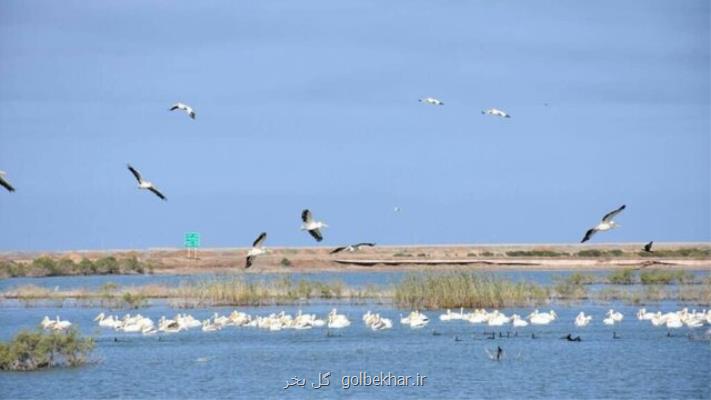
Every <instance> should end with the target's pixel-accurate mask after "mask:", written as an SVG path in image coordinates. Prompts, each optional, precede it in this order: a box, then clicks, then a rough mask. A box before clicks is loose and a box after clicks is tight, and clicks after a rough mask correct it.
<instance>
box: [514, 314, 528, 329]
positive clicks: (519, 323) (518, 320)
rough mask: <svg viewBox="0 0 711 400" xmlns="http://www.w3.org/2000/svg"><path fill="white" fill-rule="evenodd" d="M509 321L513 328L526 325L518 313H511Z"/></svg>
mask: <svg viewBox="0 0 711 400" xmlns="http://www.w3.org/2000/svg"><path fill="white" fill-rule="evenodd" d="M511 321H512V324H513V326H514V328H523V327H524V326H528V322H526V320H525V319H523V318H521V316H520V315H518V314H514V315H512V316H511Z"/></svg>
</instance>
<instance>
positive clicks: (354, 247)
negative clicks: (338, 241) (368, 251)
mask: <svg viewBox="0 0 711 400" xmlns="http://www.w3.org/2000/svg"><path fill="white" fill-rule="evenodd" d="M373 246H375V243H356V244H349V245H348V246H342V247H336V248H335V249H333V250H331V254H336V253H340V252H342V251H344V250H346V251H350V252H351V253H353V252H356V251H358V250H360V248H361V247H373Z"/></svg>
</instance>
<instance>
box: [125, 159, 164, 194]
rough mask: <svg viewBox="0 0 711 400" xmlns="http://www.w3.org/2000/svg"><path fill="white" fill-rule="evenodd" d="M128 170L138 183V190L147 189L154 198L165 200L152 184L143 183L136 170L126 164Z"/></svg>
mask: <svg viewBox="0 0 711 400" xmlns="http://www.w3.org/2000/svg"><path fill="white" fill-rule="evenodd" d="M128 170H129V171H131V173H132V174H133V176H135V177H136V180H137V181H138V188H139V189H148V190H150V191H151V192H153V193H154V194H155V195H156V196H158V197H160V198H161V199H162V200H167V199H166V198H165V196H163V193H161V192H159V191H158V189H157V188H156V187H155V186H153V184H152V183H150V182H148V181H144V180H143V178H142V177H141V173H140V172H138V170H137V169H135V168H133V167H132V166H131V164H128Z"/></svg>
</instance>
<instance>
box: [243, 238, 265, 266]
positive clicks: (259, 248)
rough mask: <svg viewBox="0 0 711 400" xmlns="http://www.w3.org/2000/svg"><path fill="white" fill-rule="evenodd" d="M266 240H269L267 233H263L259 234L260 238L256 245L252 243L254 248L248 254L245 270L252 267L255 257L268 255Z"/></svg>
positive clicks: (255, 242)
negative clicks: (265, 245) (265, 246)
mask: <svg viewBox="0 0 711 400" xmlns="http://www.w3.org/2000/svg"><path fill="white" fill-rule="evenodd" d="M265 240H267V233H266V232H262V233H260V234H259V236H257V239H256V240H255V241H254V243H252V248H251V249H250V250H249V252H248V253H247V262H246V263H245V265H244V268H245V269H247V268H249V267H251V266H252V263H253V262H254V258H255V257H257V256H259V255H262V254H266V253H267V252H268V250H267V249H265V248H264V241H265Z"/></svg>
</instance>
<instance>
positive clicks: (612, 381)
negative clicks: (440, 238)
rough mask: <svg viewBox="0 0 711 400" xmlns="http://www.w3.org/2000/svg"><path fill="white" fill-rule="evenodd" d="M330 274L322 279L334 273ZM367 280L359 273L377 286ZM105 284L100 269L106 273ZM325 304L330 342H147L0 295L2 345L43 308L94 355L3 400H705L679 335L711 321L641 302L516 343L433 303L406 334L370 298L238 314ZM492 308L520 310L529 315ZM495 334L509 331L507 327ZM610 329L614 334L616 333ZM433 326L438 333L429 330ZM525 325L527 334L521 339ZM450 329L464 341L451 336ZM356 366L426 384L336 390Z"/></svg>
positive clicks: (163, 309)
mask: <svg viewBox="0 0 711 400" xmlns="http://www.w3.org/2000/svg"><path fill="white" fill-rule="evenodd" d="M539 274H541V273H539ZM542 274H545V273H542ZM326 275H327V276H331V278H332V275H333V274H326ZM377 276H380V275H377ZM377 276H372V275H365V277H364V276H361V277H360V278H363V279H368V280H376V282H374V283H380V282H378V279H377ZM337 277H338V278H340V279H341V280H343V281H345V282H347V283H348V280H349V279H350V275H348V274H344V275H337ZM100 278H101V277H100ZM115 278H116V277H103V279H105V280H112V281H115ZM157 278H159V279H161V278H163V277H157ZM183 278H185V277H183ZM321 278H324V277H321ZM383 278H384V279H390V278H392V277H390V278H388V277H387V276H383ZM549 278H550V277H548V278H541V279H549ZM53 279H58V281H59V282H62V279H64V280H69V281H70V282H72V283H71V284H79V285H82V286H85V287H86V286H88V284H87V283H86V282H82V280H90V281H91V282H100V279H99V278H97V277H91V278H82V277H78V278H77V277H71V278H53ZM324 279H325V278H324ZM146 283H148V282H146ZM61 284H62V285H65V284H66V285H69V283H61ZM55 285H56V284H55ZM334 306H335V307H338V310H339V313H345V314H347V315H348V317H349V318H350V319H351V322H352V325H351V326H350V327H348V328H345V329H342V330H333V331H332V332H333V333H335V334H336V335H337V336H334V337H328V336H327V335H326V332H327V330H326V329H325V328H321V329H312V330H301V331H295V330H284V331H279V332H269V331H265V330H259V329H256V328H235V327H228V328H225V329H224V330H222V331H219V332H213V333H204V332H202V331H200V330H199V329H197V330H191V331H188V332H180V333H177V334H169V335H161V336H152V337H151V336H141V335H136V334H124V333H117V332H114V331H112V330H108V329H104V328H98V326H97V325H96V322H94V321H93V318H94V317H95V316H96V315H97V314H98V313H99V312H101V311H106V310H102V309H99V308H89V307H63V308H56V307H50V306H40V307H23V306H22V305H20V304H19V303H17V302H11V301H10V302H5V303H3V304H2V306H0V339H1V340H7V339H9V338H10V337H12V336H13V335H14V334H15V333H16V332H17V331H18V330H20V329H22V328H32V327H34V326H36V324H37V323H38V322H39V321H40V320H41V319H42V317H44V315H49V316H52V317H53V316H55V315H60V316H61V317H62V319H68V320H70V321H72V322H74V323H75V324H77V325H78V326H79V328H80V330H81V331H82V332H83V333H85V334H90V335H92V336H94V337H95V338H96V341H97V344H96V349H95V351H94V354H93V357H94V358H95V359H96V360H97V362H95V363H92V364H90V365H88V366H84V367H80V368H60V369H52V370H47V371H38V372H31V373H0V398H115V397H128V398H198V397H199V398H218V397H220V398H222V397H236V398H304V397H309V398H311V397H315V398H334V397H337V398H357V399H360V398H362V399H371V398H374V397H378V398H391V399H401V398H423V397H428V398H521V397H526V398H611V397H614V398H635V399H636V398H664V399H666V398H709V397H711V384H710V382H711V380H710V379H709V377H710V372H711V346H710V344H709V341H708V340H690V338H689V337H688V336H687V335H688V333H690V332H691V333H692V334H693V335H694V336H698V337H701V336H703V333H704V332H705V331H706V330H707V329H708V326H705V327H703V328H699V329H696V330H694V331H691V330H688V329H686V328H683V329H679V330H677V331H674V332H672V334H673V335H672V337H667V336H666V335H667V331H666V329H664V328H655V327H653V326H652V325H651V324H650V323H649V322H648V321H638V320H637V319H636V318H635V313H636V311H637V308H636V307H629V306H626V305H623V304H614V303H613V304H595V303H582V304H576V305H573V306H566V305H560V304H553V305H551V306H550V307H546V309H548V308H552V309H555V310H556V312H557V313H558V315H559V318H558V319H557V320H556V321H554V322H553V323H551V324H550V325H548V326H544V327H535V328H532V327H527V328H521V329H519V330H518V332H519V333H518V336H516V337H513V336H512V337H504V338H499V337H497V338H496V339H494V340H490V339H487V338H486V335H484V332H490V331H491V330H492V328H489V327H486V326H482V325H472V324H469V323H468V322H464V321H451V322H442V321H440V320H439V319H438V315H439V314H440V313H441V312H442V311H441V310H432V311H428V312H426V313H427V315H429V317H430V319H431V322H430V323H429V325H428V326H426V327H425V328H422V329H411V328H409V327H404V326H402V325H400V324H399V314H400V313H406V312H407V311H408V310H398V309H395V308H392V307H390V306H387V305H379V304H363V305H352V304H347V303H329V304H325V303H312V304H308V305H302V306H278V307H258V308H250V307H239V308H238V309H240V310H242V311H245V312H248V313H250V314H252V315H266V314H269V313H271V312H279V311H281V310H285V311H287V312H289V313H292V314H294V313H296V311H297V310H298V309H299V308H301V309H302V310H303V311H304V312H308V313H316V314H317V315H319V316H321V317H324V316H325V315H326V314H327V313H328V311H329V310H330V309H331V308H332V307H334ZM682 306H684V305H682V304H676V303H671V302H667V303H661V304H657V305H655V306H653V307H648V309H653V310H657V309H660V310H662V311H671V310H676V309H679V308H680V307H682ZM611 307H612V308H614V309H616V310H619V311H621V312H622V313H623V314H624V315H625V319H624V320H623V321H622V323H621V324H619V325H616V326H614V327H608V326H605V325H603V324H602V322H601V321H602V319H603V318H604V313H605V312H606V311H607V310H608V309H609V308H611ZM233 309H235V308H233V307H211V308H200V309H189V310H177V309H172V308H171V307H170V306H169V305H168V304H167V303H160V302H159V303H156V304H154V305H153V306H151V307H148V308H145V309H141V310H140V313H141V314H143V315H147V316H149V317H151V318H152V319H153V320H154V321H155V320H157V319H158V318H159V317H160V316H161V315H166V316H173V315H175V314H176V313H177V312H184V311H188V312H189V313H190V314H192V315H193V316H195V317H196V318H200V319H204V318H207V317H209V316H210V315H212V313H213V312H219V313H220V314H227V313H229V312H230V311H232V310H233ZM369 309H370V310H373V311H377V312H380V313H381V314H383V315H384V316H386V317H388V318H392V319H393V322H394V327H393V329H392V330H387V331H380V332H372V331H370V330H369V329H367V328H366V327H365V326H364V324H363V322H362V321H361V316H362V315H363V313H365V312H366V311H367V310H369ZM502 311H504V312H505V313H507V314H510V313H513V312H516V313H518V314H521V315H528V314H529V313H530V312H531V311H532V310H531V309H505V310H502ZM579 311H585V312H586V313H590V314H592V315H593V317H594V319H593V322H592V323H591V324H590V325H589V326H588V327H586V328H583V329H577V328H575V327H574V325H573V322H572V321H573V319H574V318H575V315H576V314H577V313H578V312H579ZM124 312H126V311H122V312H121V313H120V314H121V315H122V314H123V313H124ZM112 313H113V312H112ZM499 330H501V331H502V332H504V335H505V334H506V332H507V331H509V330H512V328H511V327H510V326H509V327H502V328H500V329H499ZM613 330H614V331H616V332H617V333H618V335H619V336H620V337H621V339H619V340H614V339H612V331H613ZM433 331H436V332H438V333H440V335H433ZM512 332H513V331H512ZM531 332H535V334H536V336H537V339H531V338H530V334H531ZM567 333H573V335H580V336H581V337H582V339H583V340H582V342H579V343H572V342H567V341H565V340H561V337H562V336H564V335H566V334H567ZM511 334H512V335H513V333H511ZM455 337H459V338H461V339H462V341H459V342H457V341H455V340H454V338H455ZM115 340H116V341H115ZM496 346H501V347H502V348H503V349H504V359H503V360H502V361H499V362H496V361H492V360H490V359H489V357H488V355H487V352H486V349H488V350H489V351H493V350H494V349H496ZM361 371H363V372H367V374H369V375H370V376H373V375H376V374H379V373H380V372H383V373H384V374H387V373H392V374H394V375H410V376H416V375H417V374H420V375H424V376H426V379H425V381H424V385H422V386H413V385H412V382H411V385H410V386H407V387H375V386H370V387H362V386H358V387H351V388H350V389H344V388H343V387H342V377H343V376H352V375H358V374H359V373H360V372H361ZM320 372H323V373H325V372H331V378H330V382H331V384H330V386H327V387H322V388H321V389H313V388H312V387H311V383H315V382H316V381H318V376H319V373H320ZM292 377H298V378H300V379H302V378H303V379H305V381H304V382H305V387H303V388H302V387H298V386H294V387H291V388H289V389H283V387H284V386H285V385H286V384H287V382H289V381H290V380H291V378H292Z"/></svg>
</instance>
